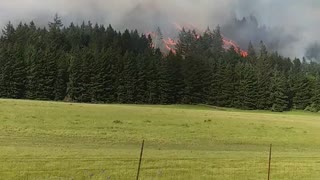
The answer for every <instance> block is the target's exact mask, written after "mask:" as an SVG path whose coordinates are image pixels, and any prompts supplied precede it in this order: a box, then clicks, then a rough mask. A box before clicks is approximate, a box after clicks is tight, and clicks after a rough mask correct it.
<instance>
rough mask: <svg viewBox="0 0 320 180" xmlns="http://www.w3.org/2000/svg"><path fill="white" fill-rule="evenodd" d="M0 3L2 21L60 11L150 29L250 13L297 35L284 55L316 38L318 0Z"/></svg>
mask: <svg viewBox="0 0 320 180" xmlns="http://www.w3.org/2000/svg"><path fill="white" fill-rule="evenodd" d="M0 4H1V5H0V25H1V26H3V25H4V24H5V23H7V22H8V21H12V22H14V23H17V22H19V21H30V20H34V21H35V22H36V23H37V24H47V21H49V20H50V19H52V17H53V15H54V14H55V13H58V14H59V15H60V16H61V17H63V20H64V23H65V24H68V23H69V22H70V21H75V22H81V21H82V20H85V21H87V20H92V21H93V22H95V21H97V22H99V23H104V24H109V23H111V24H113V25H114V26H115V27H117V28H120V29H121V28H123V27H128V28H138V29H140V30H142V31H149V29H148V28H154V27H156V26H161V27H163V26H166V25H167V24H168V22H178V23H191V24H194V25H195V26H199V27H202V28H205V27H207V26H215V25H217V24H223V23H225V22H227V21H228V20H229V19H230V17H232V16H233V15H236V16H237V17H239V18H240V17H243V16H248V15H251V14H253V15H255V16H256V17H257V18H258V20H259V23H260V24H261V25H266V26H267V27H268V28H281V29H282V31H284V32H286V33H289V34H295V35H296V37H297V39H298V41H297V42H295V43H294V44H288V48H287V49H285V50H283V53H284V54H285V55H290V56H299V57H301V56H302V55H303V54H304V51H305V47H306V46H307V45H308V44H310V43H313V42H315V41H318V40H320V34H319V33H318V31H319V28H320V0H0ZM164 28H165V27H164ZM151 30H152V29H151Z"/></svg>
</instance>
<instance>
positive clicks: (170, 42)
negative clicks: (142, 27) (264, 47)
mask: <svg viewBox="0 0 320 180" xmlns="http://www.w3.org/2000/svg"><path fill="white" fill-rule="evenodd" d="M172 24H173V25H174V26H175V28H176V29H177V30H178V31H182V30H183V26H181V25H179V24H178V23H175V22H174V23H172ZM186 27H187V29H195V30H196V31H198V32H200V31H199V29H197V28H196V27H195V26H194V25H192V24H188V25H187V26H186ZM147 35H150V36H151V37H152V39H156V38H157V37H158V35H157V33H155V32H149V33H147ZM195 38H196V39H200V38H201V35H200V33H196V34H195ZM222 38H223V39H222V40H223V48H224V49H226V50H227V49H229V48H231V47H234V49H235V50H236V52H237V53H239V54H240V55H241V56H242V57H247V56H248V52H247V51H245V50H242V49H241V48H240V46H239V45H238V44H237V43H236V42H235V41H232V40H230V39H228V38H226V37H224V36H222ZM162 43H163V44H164V47H165V48H166V50H167V51H169V52H170V51H171V52H172V53H174V54H176V53H177V52H176V50H175V47H176V45H177V41H175V40H174V39H172V38H170V37H168V38H166V39H162ZM155 46H156V45H155V44H154V43H153V44H152V47H153V48H155Z"/></svg>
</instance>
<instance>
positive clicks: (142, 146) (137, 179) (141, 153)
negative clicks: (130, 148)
mask: <svg viewBox="0 0 320 180" xmlns="http://www.w3.org/2000/svg"><path fill="white" fill-rule="evenodd" d="M143 148H144V140H143V141H142V145H141V152H140V160H139V166H138V172H137V178H136V180H139V175H140V168H141V161H142V155H143Z"/></svg>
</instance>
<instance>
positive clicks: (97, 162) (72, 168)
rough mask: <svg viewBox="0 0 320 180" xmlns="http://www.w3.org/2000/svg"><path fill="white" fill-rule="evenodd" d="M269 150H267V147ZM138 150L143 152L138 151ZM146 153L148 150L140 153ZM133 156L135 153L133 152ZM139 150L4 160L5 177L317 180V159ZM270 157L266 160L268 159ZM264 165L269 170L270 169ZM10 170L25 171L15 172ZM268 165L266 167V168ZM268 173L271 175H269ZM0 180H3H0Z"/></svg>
mask: <svg viewBox="0 0 320 180" xmlns="http://www.w3.org/2000/svg"><path fill="white" fill-rule="evenodd" d="M266 149H268V148H266ZM141 150H143V148H142V149H141ZM145 150H147V149H145ZM135 152H139V150H138V148H137V149H136V150H135ZM142 152H143V151H140V152H139V153H140V157H139V154H138V153H137V156H136V157H126V158H123V157H112V158H109V157H102V156H91V157H89V156H87V157H83V158H78V157H74V158H72V157H69V158H63V157H61V158H58V157H57V158H51V159H50V158H42V159H41V158H39V159H35V158H30V159H29V158H24V159H20V160H19V161H17V160H10V159H7V160H5V159H3V160H2V161H4V162H6V164H7V165H8V166H2V167H1V171H0V174H1V177H6V178H5V179H27V180H29V179H30V180H31V179H32V180H33V179H37V180H38V179H70V180H71V179H107V180H113V179H130V180H131V179H140V180H145V179H146V180H149V179H150V180H171V179H172V180H180V179H181V180H188V179H190V180H193V179H194V180H198V179H204V180H206V179H208V180H209V179H218V180H220V179H221V180H229V179H230V180H242V179H243V180H251V179H252V180H259V179H262V180H264V179H268V177H269V178H270V179H271V180H273V179H281V180H282V179H288V180H317V179H320V155H319V156H317V155H312V156H310V157H307V156H301V157H294V156H290V155H288V156H285V155H284V154H281V155H279V154H277V152H272V156H270V152H268V150H266V151H265V152H262V153H258V154H254V153H252V157H250V156H243V157H242V156H239V157H238V156H221V157H220V156H216V157H183V158H182V157H179V156H177V157H174V156H169V157H168V158H167V157H163V156H161V157H154V155H148V152H146V151H145V152H143V153H142ZM270 157H272V158H271V161H270ZM269 162H271V163H270V166H269ZM15 166H19V167H24V169H20V170H17V169H14V167H15ZM269 167H270V168H269ZM268 172H270V176H268ZM0 179H2V178H0Z"/></svg>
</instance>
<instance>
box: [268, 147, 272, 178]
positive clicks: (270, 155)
mask: <svg viewBox="0 0 320 180" xmlns="http://www.w3.org/2000/svg"><path fill="white" fill-rule="evenodd" d="M271 158H272V144H270V151H269V167H268V180H270V173H271Z"/></svg>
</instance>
